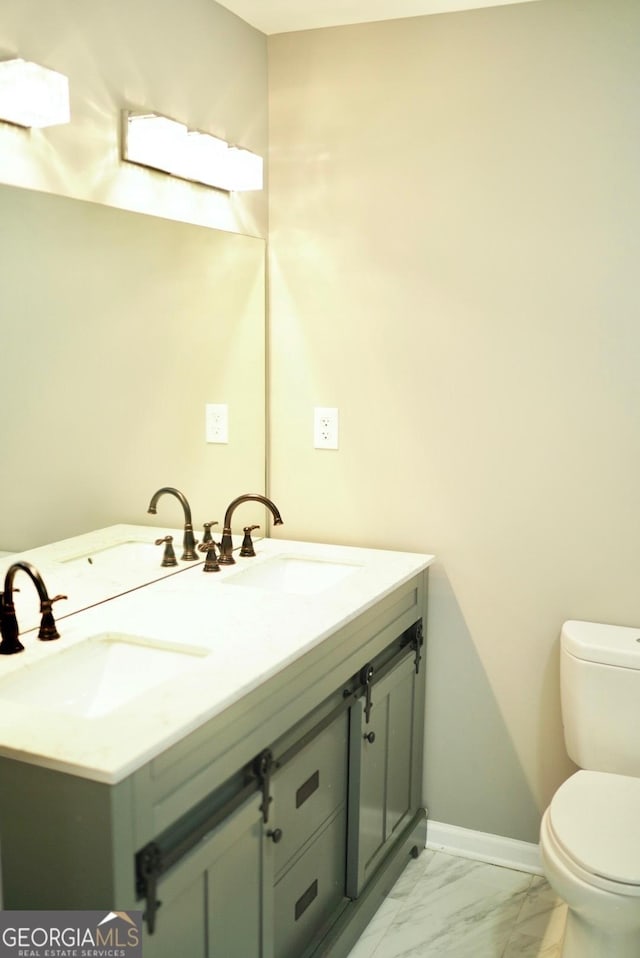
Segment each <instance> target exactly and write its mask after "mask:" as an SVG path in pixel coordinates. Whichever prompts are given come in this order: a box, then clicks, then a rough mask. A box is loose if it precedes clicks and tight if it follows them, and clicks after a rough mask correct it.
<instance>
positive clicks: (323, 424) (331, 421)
mask: <svg viewBox="0 0 640 958" xmlns="http://www.w3.org/2000/svg"><path fill="white" fill-rule="evenodd" d="M313 446H314V449H337V448H338V410H337V409H336V408H335V406H316V407H315V408H314V410H313Z"/></svg>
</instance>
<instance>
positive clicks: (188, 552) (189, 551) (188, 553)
mask: <svg viewBox="0 0 640 958" xmlns="http://www.w3.org/2000/svg"><path fill="white" fill-rule="evenodd" d="M165 493H169V495H172V496H175V497H176V499H177V500H178V502H179V503H180V505H181V506H182V509H183V511H184V538H183V540H182V548H183V552H182V555H181V556H180V558H181V559H184V560H185V561H186V562H193V561H194V560H195V559H197V558H198V555H197V553H196V540H195V538H194V535H193V526H192V524H191V507H190V506H189V503H188V502H187V500H186V498H185V496H183V494H182V493H181V492H180V490H179V489H173V488H172V487H171V486H163V487H162V489H158V491H157V492H154V494H153V495H152V497H151V502H150V503H149V508H148V509H147V512H150V513H151V515H153V516H155V514H156V512H157V509H156V505H157V503H158V499H159V498H160V496H163V495H164V494H165Z"/></svg>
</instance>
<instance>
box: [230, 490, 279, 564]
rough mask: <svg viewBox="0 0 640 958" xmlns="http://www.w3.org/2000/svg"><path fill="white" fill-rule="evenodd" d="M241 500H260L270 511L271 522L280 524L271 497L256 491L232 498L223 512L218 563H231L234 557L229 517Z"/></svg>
mask: <svg viewBox="0 0 640 958" xmlns="http://www.w3.org/2000/svg"><path fill="white" fill-rule="evenodd" d="M241 502H262V503H263V504H264V505H265V506H266V507H267V509H269V510H270V511H271V515H272V516H273V524H274V525H275V526H281V525H282V516H281V515H280V512H279V511H278V508H277V506H276V505H275V503H273V502H272V501H271V499H267V498H266V496H261V495H260V493H257V492H245V494H244V495H243V496H238V498H237V499H234V500H233V502H232V503H230V505H229V507H228V508H227V511H226V512H225V514H224V528H223V530H222V541H221V543H220V555H219V557H218V562H219V563H220V565H233V564H234V563H235V561H236V560H235V559H234V558H233V541H232V539H231V517H232V516H233V513H234V510H235V508H236V506H239V505H240V503H241Z"/></svg>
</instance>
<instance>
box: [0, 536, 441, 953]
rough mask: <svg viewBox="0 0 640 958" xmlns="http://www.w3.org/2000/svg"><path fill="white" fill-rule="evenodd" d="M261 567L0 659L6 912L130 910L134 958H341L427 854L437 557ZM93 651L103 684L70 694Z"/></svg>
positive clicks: (267, 550)
mask: <svg viewBox="0 0 640 958" xmlns="http://www.w3.org/2000/svg"><path fill="white" fill-rule="evenodd" d="M256 553H257V556H256V557H255V558H252V559H244V560H242V559H239V560H238V562H237V564H236V565H235V566H230V567H227V568H225V569H223V570H222V571H221V572H220V573H219V574H214V575H206V574H203V572H202V565H201V564H200V563H199V564H198V565H197V566H195V567H194V565H193V564H192V567H191V568H188V569H184V568H183V569H181V570H180V571H179V572H178V573H177V574H175V575H171V576H167V577H165V578H163V579H161V580H160V581H154V582H152V581H149V583H148V584H146V585H144V586H143V587H140V586H138V587H135V588H134V589H133V590H131V591H128V592H127V593H126V594H121V595H118V596H113V597H111V598H110V599H109V600H108V601H104V602H103V603H102V604H100V605H97V606H94V607H91V608H87V609H85V610H84V611H82V612H77V613H75V614H73V615H70V616H69V617H68V618H66V619H60V621H59V629H60V633H61V639H60V640H59V641H58V642H55V643H39V642H38V640H37V638H36V633H35V632H32V633H28V634H27V635H26V636H23V637H22V638H23V641H24V645H25V651H24V652H23V653H21V654H20V655H16V656H8V657H5V659H7V660H9V661H3V660H1V659H0V728H1V729H2V731H1V733H0V848H1V854H2V867H3V888H4V907H5V908H16V909H19V908H43V909H44V908H46V909H83V908H86V909H95V908H117V909H119V910H131V909H140V910H141V911H143V912H144V928H145V941H144V955H145V958H173V956H175V955H177V954H183V955H188V956H189V958H198V956H203V958H204V956H207V958H311V956H316V958H320V956H329V955H331V956H334V958H338V956H345V955H347V954H348V952H349V950H350V949H351V948H352V946H353V944H354V942H355V941H356V939H357V938H358V936H359V934H360V933H361V931H362V929H363V928H364V926H365V925H366V924H367V922H368V921H369V919H370V918H371V916H372V915H373V913H374V912H375V910H376V908H377V907H378V905H379V904H380V902H381V900H382V898H383V897H384V896H385V894H386V893H387V892H388V890H389V889H390V887H391V886H392V884H393V882H394V881H395V880H396V878H397V877H398V875H399V874H400V873H401V871H402V870H403V868H404V867H405V865H406V864H407V862H408V861H409V859H410V857H411V856H412V855H414V856H416V855H418V854H419V853H420V851H421V850H422V849H423V848H424V844H425V835H426V813H425V810H424V808H423V807H422V754H423V727H424V687H425V664H424V651H425V648H424V632H423V622H424V618H425V613H426V588H427V573H428V566H429V564H430V562H431V561H432V557H431V556H423V555H414V554H408V553H394V552H386V551H380V550H368V549H357V548H351V547H338V546H328V545H319V544H312V543H301V542H288V541H285V540H272V539H265V540H262V541H261V542H259V543H256ZM43 574H44V575H45V578H46V572H45V573H43ZM56 587H57V586H56ZM80 591H81V590H80ZM45 646H46V648H44V647H45ZM51 646H56V648H55V649H52V648H51ZM105 647H108V649H109V653H111V652H112V651H113V650H114V649H115V650H116V653H117V655H116V657H115V658H114V660H113V661H114V662H116V663H117V669H116V671H115V672H111V673H108V672H107V671H105V673H104V681H105V682H106V683H107V684H109V683H110V689H111V690H110V691H109V690H108V691H107V692H104V691H99V690H97V689H96V690H94V691H91V692H87V694H86V695H84V696H78V695H77V694H75V693H74V692H73V689H72V687H71V686H70V687H69V688H70V689H71V691H69V693H68V701H66V702H65V701H64V698H65V695H67V692H66V691H65V689H66V685H65V681H66V679H65V678H64V677H65V676H69V675H72V676H73V675H75V677H76V678H77V680H78V683H79V684H80V685H82V684H83V683H85V684H86V685H89V684H90V683H88V682H87V680H86V678H85V677H86V676H91V674H92V666H94V672H95V671H97V670H99V669H100V668H102V666H101V665H100V663H101V662H102V659H103V657H104V656H105V655H107V653H106V652H105V651H104V649H105ZM87 651H88V656H87V655H86V654H85V653H87ZM163 654H164V655H168V656H170V659H168V660H167V662H166V663H165V664H163V665H162V667H160V666H159V665H156V662H159V661H160V660H161V659H162V656H163ZM65 655H66V657H67V658H66V663H65V662H64V661H63V657H64V656H65ZM83 656H84V658H83ZM19 659H21V660H22V662H14V660H19ZM60 663H62V665H63V666H64V667H61V668H60V669H58V671H57V672H54V671H53V669H54V667H55V668H57V667H58V665H59V664H60ZM167 663H168V664H167ZM163 669H165V670H166V669H168V670H169V671H168V672H167V671H165V672H163V671H162V670H163ZM169 673H171V674H169ZM47 675H49V676H54V675H59V676H60V678H59V680H58V681H56V680H55V679H54V680H52V681H51V683H50V685H49V686H41V685H39V684H38V683H40V681H41V678H40V676H44V677H46V676H47ZM137 682H139V686H138V685H137ZM145 682H146V683H147V687H146V689H145V688H143V686H144V684H145ZM43 687H46V688H47V693H46V695H45V696H44V697H43V695H42V691H41V690H42V688H43ZM34 689H36V690H38V691H37V692H34ZM141 689H142V690H141ZM12 690H13V691H12ZM101 695H102V698H100V696H101ZM37 696H39V697H37Z"/></svg>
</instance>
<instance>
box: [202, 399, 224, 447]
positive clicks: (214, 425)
mask: <svg viewBox="0 0 640 958" xmlns="http://www.w3.org/2000/svg"><path fill="white" fill-rule="evenodd" d="M204 409H205V419H206V438H207V442H229V407H228V406H227V404H226V403H207V404H206V406H205V407H204Z"/></svg>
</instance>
